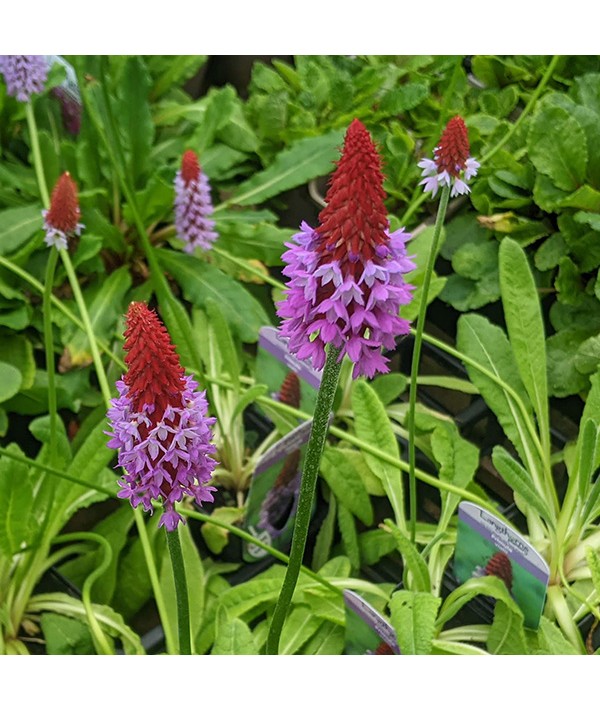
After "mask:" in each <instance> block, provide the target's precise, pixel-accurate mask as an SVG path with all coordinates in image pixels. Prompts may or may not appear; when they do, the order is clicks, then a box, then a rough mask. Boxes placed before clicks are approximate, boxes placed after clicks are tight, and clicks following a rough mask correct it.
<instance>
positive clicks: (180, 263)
mask: <svg viewBox="0 0 600 711" xmlns="http://www.w3.org/2000/svg"><path fill="white" fill-rule="evenodd" d="M156 255H157V257H158V260H159V262H160V263H161V265H162V266H163V268H164V269H166V270H167V271H168V272H169V273H170V274H171V275H172V276H173V278H174V279H175V280H176V281H177V282H178V283H179V284H180V286H181V288H182V289H183V293H184V296H185V298H186V299H187V300H188V301H190V302H191V303H192V304H194V306H198V307H200V308H205V306H206V302H207V300H208V299H213V300H214V301H216V302H217V303H218V304H219V307H220V308H221V311H222V313H223V316H224V317H225V319H226V320H227V322H228V323H229V325H230V326H231V328H232V330H233V332H234V333H235V334H236V335H238V336H239V338H240V339H241V340H242V341H243V342H244V343H255V342H256V341H257V340H258V330H259V328H260V327H261V326H265V325H267V324H269V317H268V316H267V314H266V313H265V311H264V309H263V307H262V306H261V305H260V303H259V302H258V301H257V300H256V299H255V298H254V297H253V296H252V295H251V294H250V292H248V291H247V290H246V289H244V287H243V286H241V284H239V282H237V281H235V280H234V279H232V278H231V277H229V276H227V274H224V273H223V272H222V271H221V270H220V269H217V268H216V267H214V266H213V265H212V264H208V263H207V262H202V261H201V260H199V259H197V258H196V257H193V256H191V255H188V254H183V253H181V252H174V251H168V250H160V251H157V253H156Z"/></svg>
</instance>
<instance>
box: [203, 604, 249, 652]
mask: <svg viewBox="0 0 600 711" xmlns="http://www.w3.org/2000/svg"><path fill="white" fill-rule="evenodd" d="M210 653H211V654H258V649H257V648H256V645H255V643H254V637H253V636H252V632H251V631H250V628H249V627H248V625H247V624H246V623H245V622H244V621H243V620H239V619H233V620H230V619H229V616H228V614H227V610H226V609H225V608H224V607H223V606H221V607H219V609H218V610H217V620H216V630H215V643H214V645H213V648H212V650H211V652H210Z"/></svg>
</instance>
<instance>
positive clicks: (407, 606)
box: [390, 590, 442, 654]
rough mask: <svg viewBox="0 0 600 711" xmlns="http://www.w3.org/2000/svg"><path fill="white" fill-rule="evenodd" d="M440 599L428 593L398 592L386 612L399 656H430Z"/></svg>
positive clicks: (393, 596)
mask: <svg viewBox="0 0 600 711" xmlns="http://www.w3.org/2000/svg"><path fill="white" fill-rule="evenodd" d="M441 602H442V601H441V599H440V598H439V597H435V595H432V594H431V593H430V592H413V591H411V590H398V592H395V593H394V594H393V595H392V599H391V601H390V611H391V617H392V624H393V625H394V628H395V630H396V636H397V638H398V644H399V646H400V651H401V653H402V654H430V653H431V647H432V642H433V638H434V636H435V620H436V617H437V611H438V609H439V607H440V603H441Z"/></svg>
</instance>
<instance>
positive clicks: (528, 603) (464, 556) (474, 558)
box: [454, 501, 550, 629]
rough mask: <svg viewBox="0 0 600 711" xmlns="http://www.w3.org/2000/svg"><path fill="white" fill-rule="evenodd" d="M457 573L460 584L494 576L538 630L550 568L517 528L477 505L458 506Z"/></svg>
mask: <svg viewBox="0 0 600 711" xmlns="http://www.w3.org/2000/svg"><path fill="white" fill-rule="evenodd" d="M454 575H455V576H456V578H457V580H458V582H459V583H464V582H466V581H467V580H469V578H476V577H483V576H486V575H494V576H495V577H497V578H500V579H501V580H502V581H503V582H504V584H505V585H506V589H507V590H508V592H509V593H510V595H511V597H512V598H513V599H514V600H515V602H516V603H517V605H519V607H520V608H521V610H522V611H523V615H524V617H525V626H526V627H529V628H531V629H537V628H538V627H539V624H540V617H541V615H542V611H543V609H544V603H545V601H546V591H547V589H548V580H549V578H550V569H549V568H548V564H547V563H546V561H545V560H544V559H543V558H542V556H541V555H540V554H539V553H538V552H537V551H536V550H535V548H534V547H533V546H532V545H531V544H530V543H528V542H527V541H526V540H525V539H524V538H523V536H522V535H521V534H520V533H518V531H516V530H515V529H514V528H511V526H509V525H507V524H506V523H505V522H504V521H502V520H501V519H499V518H498V517H497V516H495V515H494V514H493V513H490V512H489V511H486V509H484V508H482V507H481V506H477V505H476V504H472V503H470V502H466V501H463V502H462V503H461V504H460V506H459V507H458V532H457V539H456V551H455V554H454Z"/></svg>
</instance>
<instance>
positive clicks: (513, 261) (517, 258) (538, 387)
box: [500, 238, 549, 444]
mask: <svg viewBox="0 0 600 711" xmlns="http://www.w3.org/2000/svg"><path fill="white" fill-rule="evenodd" d="M500 288H501V291H502V305H503V307H504V318H505V320H506V326H507V330H508V336H509V339H510V344H511V346H512V348H513V352H514V356H515V360H516V363H517V368H518V369H519V374H520V375H521V379H522V381H523V385H524V386H525V389H526V390H527V394H528V395H529V398H530V400H531V403H532V405H533V409H534V411H535V413H536V415H537V419H538V427H539V430H540V432H541V433H542V439H544V437H545V435H544V433H547V432H548V429H549V415H548V387H547V383H546V347H545V337H544V324H543V321H542V312H541V308H540V299H539V296H538V292H537V289H536V285H535V282H534V280H533V275H532V273H531V269H530V267H529V263H528V261H527V257H526V255H525V252H524V251H523V249H522V248H521V247H520V246H519V245H518V244H517V243H516V242H515V241H514V240H512V239H510V238H505V239H503V240H502V242H501V244H500ZM548 444H549V443H548Z"/></svg>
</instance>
